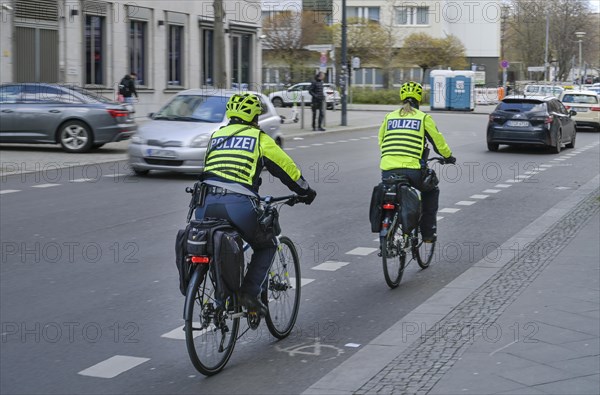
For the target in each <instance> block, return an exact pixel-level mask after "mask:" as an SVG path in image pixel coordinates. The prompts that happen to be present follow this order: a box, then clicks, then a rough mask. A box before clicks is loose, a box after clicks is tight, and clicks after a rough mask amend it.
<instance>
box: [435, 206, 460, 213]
mask: <svg viewBox="0 0 600 395" xmlns="http://www.w3.org/2000/svg"><path fill="white" fill-rule="evenodd" d="M457 211H460V209H459V208H448V207H447V208H443V209H441V210H439V211H438V212H439V213H451V214H453V213H455V212H457Z"/></svg>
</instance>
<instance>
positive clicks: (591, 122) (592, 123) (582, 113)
mask: <svg viewBox="0 0 600 395" xmlns="http://www.w3.org/2000/svg"><path fill="white" fill-rule="evenodd" d="M559 99H560V101H561V102H562V103H563V104H564V105H565V107H566V108H567V110H574V111H576V112H577V115H574V116H573V120H575V122H576V123H577V129H579V130H581V129H582V128H592V129H593V130H595V131H597V132H600V96H598V94H597V93H596V92H594V91H574V90H568V91H564V92H563V93H562V94H561V95H560V98H559Z"/></svg>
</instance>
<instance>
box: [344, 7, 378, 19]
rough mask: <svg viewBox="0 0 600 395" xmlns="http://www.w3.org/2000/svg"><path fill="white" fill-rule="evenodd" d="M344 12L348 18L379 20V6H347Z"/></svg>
mask: <svg viewBox="0 0 600 395" xmlns="http://www.w3.org/2000/svg"><path fill="white" fill-rule="evenodd" d="M346 12H347V14H346V16H347V17H348V18H356V19H358V20H360V21H365V20H367V21H371V22H379V7H348V8H347V11H346Z"/></svg>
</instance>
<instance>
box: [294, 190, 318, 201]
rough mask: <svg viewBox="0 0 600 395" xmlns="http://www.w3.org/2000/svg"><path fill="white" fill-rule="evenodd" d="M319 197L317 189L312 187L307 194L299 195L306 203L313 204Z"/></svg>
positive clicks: (299, 198) (299, 199)
mask: <svg viewBox="0 0 600 395" xmlns="http://www.w3.org/2000/svg"><path fill="white" fill-rule="evenodd" d="M316 197H317V191H315V190H314V189H312V188H308V191H306V195H305V196H298V201H299V202H302V203H304V204H311V203H312V202H313V200H315V198H316Z"/></svg>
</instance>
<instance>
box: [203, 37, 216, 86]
mask: <svg viewBox="0 0 600 395" xmlns="http://www.w3.org/2000/svg"><path fill="white" fill-rule="evenodd" d="M213 37H214V33H213V31H212V30H208V29H204V30H203V31H202V40H203V43H204V49H203V51H202V53H203V55H204V56H203V59H202V65H203V67H202V70H203V71H204V75H203V76H202V78H201V81H203V82H204V84H206V85H213V83H214V81H215V76H214V63H213V59H214V56H213V54H214V49H213V42H214V38H213Z"/></svg>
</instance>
